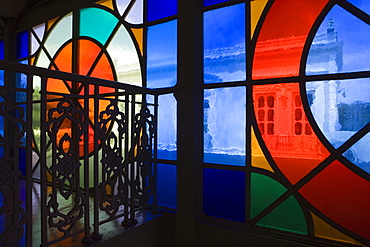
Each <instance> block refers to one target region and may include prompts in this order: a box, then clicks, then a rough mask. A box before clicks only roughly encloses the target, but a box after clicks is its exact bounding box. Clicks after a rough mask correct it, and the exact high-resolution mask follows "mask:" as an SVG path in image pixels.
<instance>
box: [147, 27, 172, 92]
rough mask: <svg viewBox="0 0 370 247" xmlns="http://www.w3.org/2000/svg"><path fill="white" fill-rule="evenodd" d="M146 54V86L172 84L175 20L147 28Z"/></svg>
mask: <svg viewBox="0 0 370 247" xmlns="http://www.w3.org/2000/svg"><path fill="white" fill-rule="evenodd" d="M147 54H148V59H147V61H148V62H147V86H148V87H149V88H160V87H171V86H174V85H175V84H176V82H177V80H176V78H177V77H176V75H177V21H170V22H167V23H163V24H159V25H155V26H151V27H149V28H148V44H147Z"/></svg>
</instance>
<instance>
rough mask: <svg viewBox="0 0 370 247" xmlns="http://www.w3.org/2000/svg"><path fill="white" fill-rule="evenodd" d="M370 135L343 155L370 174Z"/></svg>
mask: <svg viewBox="0 0 370 247" xmlns="http://www.w3.org/2000/svg"><path fill="white" fill-rule="evenodd" d="M369 146H370V133H368V134H366V135H365V136H364V137H362V138H361V139H360V140H359V141H358V142H356V143H355V144H354V145H353V146H351V147H350V148H349V149H348V150H347V151H345V152H344V153H343V156H344V157H346V158H347V159H348V160H349V161H351V162H352V163H353V164H355V165H356V166H357V167H359V168H361V169H362V170H364V171H365V172H367V173H368V174H370V154H369V152H368V150H369Z"/></svg>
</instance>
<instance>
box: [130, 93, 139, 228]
mask: <svg viewBox="0 0 370 247" xmlns="http://www.w3.org/2000/svg"><path fill="white" fill-rule="evenodd" d="M131 97H132V100H131V121H130V122H131V126H132V127H131V154H132V157H131V162H130V163H131V164H130V165H131V167H130V223H131V224H133V223H134V222H135V192H136V188H135V179H136V177H135V171H136V170H135V167H136V166H137V159H136V157H135V156H138V154H139V145H138V144H139V142H138V140H139V139H138V138H139V137H140V132H139V130H136V126H135V106H136V95H135V93H134V92H132V94H131ZM136 131H138V132H137V134H138V136H135V132H136ZM135 138H136V139H137V140H135ZM135 149H136V152H135Z"/></svg>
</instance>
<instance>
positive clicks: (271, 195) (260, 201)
mask: <svg viewBox="0 0 370 247" xmlns="http://www.w3.org/2000/svg"><path fill="white" fill-rule="evenodd" d="M286 191H287V189H286V188H285V187H284V186H283V185H281V184H280V183H279V182H277V181H276V180H274V179H272V178H270V177H268V176H265V175H262V174H258V173H252V175H251V218H254V217H255V216H257V215H258V214H259V213H261V212H262V211H263V210H264V209H265V208H267V207H268V206H269V205H270V204H271V203H273V202H274V201H275V200H276V199H277V198H279V197H280V196H281V195H282V194H284V193H285V192H286Z"/></svg>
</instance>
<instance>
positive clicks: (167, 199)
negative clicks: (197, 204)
mask: <svg viewBox="0 0 370 247" xmlns="http://www.w3.org/2000/svg"><path fill="white" fill-rule="evenodd" d="M157 176H158V177H157V192H158V193H157V200H158V205H161V206H166V207H171V208H176V206H177V203H176V192H177V167H176V166H174V165H165V164H158V173H157Z"/></svg>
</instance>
